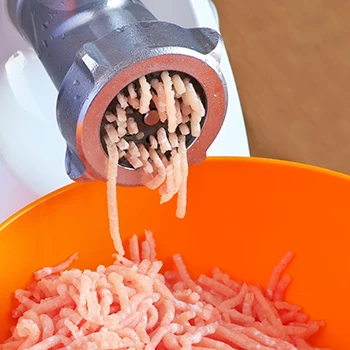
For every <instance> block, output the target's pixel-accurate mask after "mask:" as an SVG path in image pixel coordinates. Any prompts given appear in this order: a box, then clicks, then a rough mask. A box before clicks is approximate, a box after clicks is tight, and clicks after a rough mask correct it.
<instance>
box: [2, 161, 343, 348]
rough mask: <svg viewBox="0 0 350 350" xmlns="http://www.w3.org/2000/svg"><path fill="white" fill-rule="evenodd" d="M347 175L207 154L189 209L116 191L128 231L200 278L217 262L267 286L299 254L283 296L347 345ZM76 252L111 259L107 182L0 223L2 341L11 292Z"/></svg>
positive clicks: (329, 340) (337, 343)
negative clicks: (178, 258)
mask: <svg viewBox="0 0 350 350" xmlns="http://www.w3.org/2000/svg"><path fill="white" fill-rule="evenodd" d="M349 180H350V178H349V177H347V176H343V175H339V174H336V173H332V172H329V171H325V170H320V169H315V168H311V167H306V166H300V165H293V164H289V163H283V162H275V161H267V160H257V159H240V158H237V159H233V158H230V159H229V158H226V159H225V158H222V159H212V160H208V161H206V162H204V163H203V164H202V165H200V166H194V167H192V168H191V170H190V178H189V184H188V185H189V186H188V188H189V193H188V213H187V216H186V218H185V219H184V220H178V219H176V218H175V205H176V201H172V202H171V203H168V204H165V205H162V206H161V205H159V196H158V193H156V192H155V191H150V190H147V189H145V188H119V189H118V191H119V192H118V200H119V214H120V221H121V231H122V234H123V237H124V238H128V237H130V236H131V235H133V234H135V233H137V234H140V235H143V232H144V230H145V229H149V230H152V231H153V232H154V235H155V239H156V243H157V251H158V256H159V258H160V259H162V260H163V261H164V262H165V265H166V266H167V267H170V266H171V256H172V255H173V254H175V253H181V254H182V255H183V258H184V260H185V262H186V263H187V265H188V267H189V270H190V271H191V272H192V273H193V274H194V276H197V275H198V274H199V273H209V272H210V270H211V269H212V268H213V267H215V266H218V267H220V268H221V269H222V270H224V271H225V272H227V273H229V274H230V275H231V276H232V277H235V278H238V279H242V280H245V281H247V282H250V283H260V284H262V285H264V286H266V283H267V281H268V278H269V276H270V274H271V271H272V269H273V267H274V266H275V265H276V264H277V263H278V262H279V259H280V258H281V257H282V256H283V255H284V254H285V253H286V252H287V251H289V250H293V251H294V252H295V253H296V254H297V257H296V259H295V261H294V263H293V264H292V266H291V268H290V274H291V276H292V277H293V282H292V285H291V287H290V288H289V291H288V293H287V299H288V300H289V301H291V302H294V303H297V304H299V305H301V306H304V307H305V310H306V312H307V313H309V314H310V315H311V317H313V318H315V319H324V320H326V322H327V327H326V328H325V329H324V330H323V331H322V332H321V333H320V335H318V336H317V338H316V339H315V343H316V344H317V345H322V346H323V347H331V348H332V349H350V337H348V324H347V320H348V314H349V311H350V306H349V304H348V303H347V302H346V301H344V300H345V298H346V295H349V294H350V278H349V276H350V254H349V253H348V247H349V240H350V238H349V232H350V220H349V210H348V208H349V205H348V198H350V181H349ZM76 251H78V252H79V253H80V259H79V261H78V262H77V263H76V264H75V265H74V266H76V267H80V268H95V267H96V266H97V265H99V264H109V263H112V261H113V259H112V257H111V255H112V254H113V253H114V252H113V247H112V243H111V241H110V237H109V232H108V218H107V206H106V188H105V184H104V183H97V182H96V183H89V184H74V185H71V186H68V187H66V188H63V189H61V190H59V191H57V192H55V193H53V194H51V195H49V196H47V197H45V198H43V199H41V200H39V201H38V202H36V203H34V204H33V205H31V206H30V207H28V208H26V209H25V210H23V211H22V212H20V213H19V214H17V215H16V216H14V217H13V218H11V219H10V220H8V221H7V222H5V223H4V225H2V226H1V227H0V281H1V285H2V287H1V288H0V305H1V308H0V324H1V325H3V327H0V341H2V340H4V339H5V337H6V336H8V335H9V333H8V331H7V329H8V326H10V324H11V319H10V316H9V315H10V309H11V308H12V306H13V298H12V293H13V292H14V291H15V290H16V289H17V288H21V287H25V286H26V285H27V283H28V282H29V281H30V279H31V274H32V272H33V271H34V270H36V269H38V268H41V267H43V266H48V265H52V264H56V263H58V262H60V261H62V260H64V259H65V258H67V257H68V256H69V255H71V254H72V253H74V252H76Z"/></svg>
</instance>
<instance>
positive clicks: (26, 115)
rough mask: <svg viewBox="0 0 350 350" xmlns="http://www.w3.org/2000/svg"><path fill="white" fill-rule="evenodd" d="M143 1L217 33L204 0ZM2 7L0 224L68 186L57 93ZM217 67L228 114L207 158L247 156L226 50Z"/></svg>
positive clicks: (161, 14)
mask: <svg viewBox="0 0 350 350" xmlns="http://www.w3.org/2000/svg"><path fill="white" fill-rule="evenodd" d="M143 2H144V4H145V5H146V6H147V7H148V8H149V9H150V10H151V11H152V12H153V13H154V14H155V16H157V17H158V18H159V19H161V20H166V21H170V22H174V23H176V24H179V25H182V26H184V27H195V26H206V27H211V28H214V29H216V30H219V25H218V18H217V13H216V12H215V7H214V6H213V4H212V3H211V2H210V1H208V0H162V1H159V0H143ZM4 5H5V1H0V43H1V44H0V45H1V48H0V111H1V113H0V222H2V221H3V220H5V219H6V218H8V217H9V216H10V215H12V214H13V213H15V212H16V211H17V210H19V209H21V208H23V207H24V206H25V205H27V204H29V203H31V202H32V201H34V200H36V199H38V198H39V197H41V196H43V195H45V194H47V193H49V192H51V191H54V190H56V189H57V188H59V187H61V186H64V185H66V184H68V183H69V182H70V179H69V178H68V177H67V176H66V174H65V170H64V153H65V143H64V140H63V139H62V137H61V135H60V133H59V131H58V128H57V125H56V121H55V99H56V96H57V92H56V90H55V89H54V87H53V84H52V83H51V81H50V80H49V78H48V77H47V75H46V73H45V71H44V69H43V68H42V66H41V64H40V62H39V60H38V59H37V58H36V56H35V55H34V54H33V52H32V51H31V50H30V49H29V46H28V44H27V43H25V42H24V41H23V39H22V38H21V37H20V36H19V34H18V33H17V32H16V31H15V30H14V29H13V28H12V25H11V24H10V23H9V21H8V19H7V17H6V15H5V7H4ZM213 10H214V11H213ZM5 34H6V39H5ZM18 50H21V52H20V54H19V55H16V56H17V57H14V56H13V55H14V54H15V53H16V52H17V51H18ZM221 68H222V70H223V73H224V75H225V78H226V81H227V84H228V89H229V105H228V113H227V117H226V120H225V123H224V126H223V128H222V130H221V132H220V134H219V135H218V137H217V139H216V140H215V142H214V143H213V145H212V146H211V147H210V149H209V150H208V155H209V156H213V155H235V156H249V147H248V141H247V135H246V129H245V125H244V121H243V115H242V110H241V105H240V102H239V98H238V93H237V88H236V84H235V81H234V77H233V74H232V70H231V67H230V63H229V59H228V56H227V53H226V51H225V52H224V55H223V59H222V66H221ZM43 96H44V98H43ZM43 164H45V166H43Z"/></svg>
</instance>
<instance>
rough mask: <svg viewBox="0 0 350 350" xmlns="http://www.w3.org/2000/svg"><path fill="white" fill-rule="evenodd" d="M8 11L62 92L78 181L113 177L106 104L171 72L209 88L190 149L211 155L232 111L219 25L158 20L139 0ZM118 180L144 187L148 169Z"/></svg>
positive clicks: (16, 1)
mask: <svg viewBox="0 0 350 350" xmlns="http://www.w3.org/2000/svg"><path fill="white" fill-rule="evenodd" d="M8 11H9V15H10V18H11V20H12V22H13V24H14V25H15V26H16V28H17V30H18V31H19V32H20V33H21V35H22V36H23V37H24V38H25V39H26V40H27V41H28V42H29V43H30V44H31V45H32V46H33V48H34V50H35V51H36V53H37V55H38V57H39V59H40V60H41V62H42V64H43V65H44V67H45V69H46V71H47V72H48V74H49V76H50V77H51V79H52V81H53V83H54V84H55V86H56V88H57V89H58V90H59V94H58V100H57V121H58V125H59V128H60V131H61V133H62V135H63V137H64V138H65V140H66V143H67V154H66V170H67V173H68V175H69V176H70V177H71V178H72V179H73V180H76V181H90V180H105V179H106V176H107V171H106V164H107V155H106V152H105V150H104V147H103V144H102V142H101V125H102V119H103V116H104V113H105V111H106V109H107V108H108V106H109V105H110V103H111V101H112V100H113V99H114V98H115V96H116V95H117V94H118V92H119V91H121V90H123V89H124V88H125V87H126V86H127V85H128V84H130V83H131V82H133V81H135V80H136V79H138V78H139V77H141V76H144V75H145V76H147V75H148V74H152V73H157V72H162V71H164V70H167V71H172V72H178V73H180V74H185V75H187V76H189V77H191V78H193V79H194V80H195V81H196V82H197V83H198V84H199V86H200V87H201V91H202V96H201V98H202V99H203V100H205V106H206V116H205V119H204V123H203V126H202V131H201V134H200V136H199V137H197V138H196V139H195V140H192V141H191V142H189V143H188V145H187V147H188V161H189V164H190V165H191V164H194V163H197V162H200V161H201V160H203V159H204V158H205V154H206V151H207V149H208V148H209V146H210V145H211V144H212V142H213V141H214V139H215V138H216V136H217V134H218V133H219V130H220V128H221V126H222V124H223V121H224V118H225V114H226V109H227V89H226V84H225V81H224V78H223V76H222V73H221V71H220V68H219V66H220V58H221V49H222V40H221V36H220V35H219V34H218V33H217V32H216V31H214V30H213V29H209V28H193V29H187V28H183V27H180V26H177V25H175V24H172V23H168V22H161V21H158V20H157V19H156V18H155V17H154V16H153V14H152V13H151V12H150V11H148V10H147V8H146V7H145V6H144V5H143V4H142V2H141V1H139V0H76V1H71V0H8ZM43 147H45V145H43ZM118 183H119V184H121V185H129V186H136V185H141V171H139V170H134V169H131V168H130V167H125V166H121V167H120V170H119V176H118Z"/></svg>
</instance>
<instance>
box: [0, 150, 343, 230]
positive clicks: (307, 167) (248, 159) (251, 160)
mask: <svg viewBox="0 0 350 350" xmlns="http://www.w3.org/2000/svg"><path fill="white" fill-rule="evenodd" d="M205 162H206V163H211V164H215V163H218V162H221V163H222V162H223V163H226V162H241V163H245V164H248V163H260V164H270V165H278V166H284V167H288V168H298V169H303V170H307V171H312V172H315V173H319V174H324V175H327V176H331V177H336V178H339V179H343V180H347V181H350V175H347V174H344V173H341V172H338V171H335V170H330V169H326V168H322V167H319V166H315V165H309V164H303V163H298V162H293V161H287V160H278V159H272V158H260V157H235V156H214V157H207V158H206V160H205ZM84 184H85V183H84V182H74V183H71V184H69V185H66V186H63V187H61V188H59V189H57V190H55V191H53V192H50V193H48V194H46V195H44V196H42V197H40V198H38V199H37V200H35V201H33V202H32V203H30V204H28V205H26V206H25V207H23V208H22V209H20V210H18V211H17V212H16V213H14V214H13V215H11V216H10V217H9V218H8V219H6V220H5V221H4V222H2V223H0V232H1V231H2V230H3V229H5V228H6V227H7V226H8V225H10V224H11V223H12V222H13V221H15V220H16V219H17V218H19V217H21V216H22V215H24V214H25V213H26V212H28V211H30V210H32V209H34V208H35V207H37V206H39V205H41V204H42V203H44V202H46V201H47V200H49V199H51V198H54V197H56V196H58V195H60V194H61V193H64V192H67V191H70V190H71V189H74V188H77V187H80V186H83V185H84Z"/></svg>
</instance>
